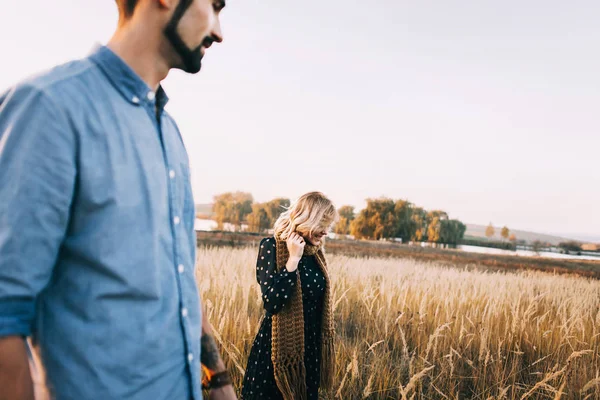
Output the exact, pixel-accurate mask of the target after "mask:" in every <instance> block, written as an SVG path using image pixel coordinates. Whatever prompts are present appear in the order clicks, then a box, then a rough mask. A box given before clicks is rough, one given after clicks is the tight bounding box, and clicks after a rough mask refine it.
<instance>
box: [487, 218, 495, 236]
mask: <svg viewBox="0 0 600 400" xmlns="http://www.w3.org/2000/svg"><path fill="white" fill-rule="evenodd" d="M495 234H496V231H495V230H494V225H492V223H491V222H490V224H489V225H488V226H487V228H485V236H487V238H488V239H491V238H492V236H494V235H495Z"/></svg>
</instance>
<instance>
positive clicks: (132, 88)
mask: <svg viewBox="0 0 600 400" xmlns="http://www.w3.org/2000/svg"><path fill="white" fill-rule="evenodd" d="M90 59H91V60H92V61H93V62H95V63H96V64H97V65H98V66H99V67H100V69H101V70H102V71H103V72H104V74H105V75H106V76H107V77H108V79H109V80H110V82H111V83H112V84H113V86H114V87H115V88H116V89H117V90H118V91H119V92H120V93H121V94H122V95H123V97H125V98H126V99H127V100H128V101H129V102H131V103H133V104H141V103H142V102H147V103H150V104H152V105H154V104H155V102H156V104H157V105H158V107H159V108H160V109H161V110H162V109H163V108H164V106H165V105H166V104H167V102H168V101H169V98H168V96H167V94H166V93H165V91H164V89H163V88H162V86H161V85H159V87H158V90H157V91H156V93H155V92H154V91H153V90H152V89H150V87H148V85H147V84H146V82H144V81H143V80H142V79H141V78H140V76H139V75H138V74H136V73H135V71H133V70H132V69H131V67H130V66H129V65H127V64H126V63H125V61H123V59H121V57H119V56H118V55H117V54H115V53H114V52H113V51H112V50H111V49H109V48H108V47H107V46H97V48H96V49H95V50H93V51H92V53H91V55H90Z"/></svg>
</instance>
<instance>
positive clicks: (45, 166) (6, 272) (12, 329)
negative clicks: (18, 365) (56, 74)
mask: <svg viewBox="0 0 600 400" xmlns="http://www.w3.org/2000/svg"><path fill="white" fill-rule="evenodd" d="M75 179H76V141H75V138H74V133H73V129H72V128H71V127H70V125H69V123H68V119H67V117H66V115H65V114H64V111H62V110H60V109H59V108H58V107H57V106H56V105H55V103H54V102H53V101H52V99H51V98H50V97H49V95H48V94H47V93H45V92H43V91H42V90H41V89H38V88H35V87H32V86H27V85H23V86H17V87H16V88H14V89H12V90H10V91H8V92H7V93H5V94H4V95H2V96H0V337H2V336H9V335H21V336H29V335H31V325H32V322H33V319H34V317H35V300H36V297H37V295H38V294H39V293H40V291H41V290H42V289H43V288H44V287H45V286H46V285H47V284H48V281H49V280H50V277H51V276H52V272H53V269H54V264H55V262H56V259H57V258H58V254H59V251H60V247H61V244H62V241H63V237H64V235H65V231H66V229H67V226H68V221H69V214H70V211H69V210H70V207H71V199H72V197H73V192H74V187H75Z"/></svg>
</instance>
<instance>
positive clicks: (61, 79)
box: [3, 58, 94, 97]
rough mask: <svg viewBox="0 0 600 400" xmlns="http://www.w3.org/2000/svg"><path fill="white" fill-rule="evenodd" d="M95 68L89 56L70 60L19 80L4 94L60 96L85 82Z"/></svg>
mask: <svg viewBox="0 0 600 400" xmlns="http://www.w3.org/2000/svg"><path fill="white" fill-rule="evenodd" d="M93 68H94V64H93V62H92V61H91V60H90V59H89V58H81V59H74V60H70V61H67V62H64V63H62V64H58V65H55V66H53V67H50V68H47V69H45V70H42V71H39V72H37V73H35V74H33V75H30V76H28V77H26V78H24V79H22V80H20V81H18V82H17V83H15V84H13V85H12V86H11V87H9V88H8V89H7V90H5V91H4V95H8V94H9V93H11V92H39V93H43V94H46V95H48V96H49V97H55V96H60V95H61V94H62V93H63V92H64V91H65V90H68V89H69V88H77V87H80V86H81V85H82V83H83V84H85V81H86V78H87V76H88V75H89V73H90V72H91V71H92V70H93ZM3 97H4V96H3Z"/></svg>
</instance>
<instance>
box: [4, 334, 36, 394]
mask: <svg viewBox="0 0 600 400" xmlns="http://www.w3.org/2000/svg"><path fill="white" fill-rule="evenodd" d="M26 346H27V344H26V343H25V339H24V338H22V337H21V336H7V337H3V338H0V388H2V390H0V400H13V399H15V400H16V399H19V400H34V395H33V393H34V391H33V381H32V380H31V373H30V371H29V359H28V357H27V348H26Z"/></svg>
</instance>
